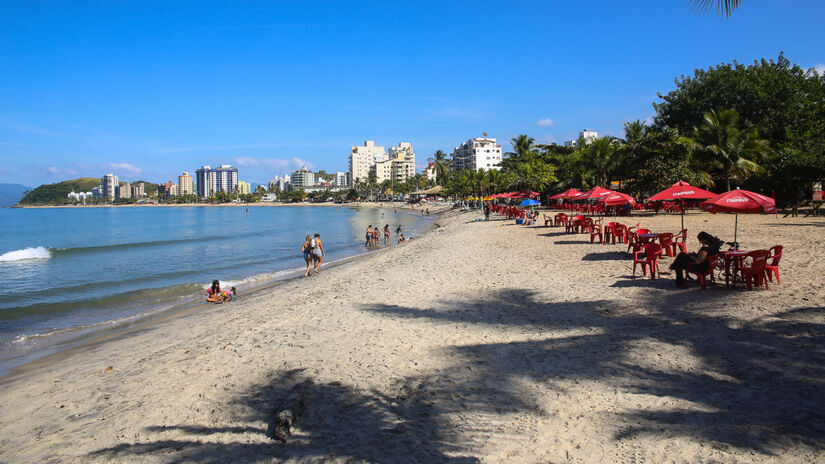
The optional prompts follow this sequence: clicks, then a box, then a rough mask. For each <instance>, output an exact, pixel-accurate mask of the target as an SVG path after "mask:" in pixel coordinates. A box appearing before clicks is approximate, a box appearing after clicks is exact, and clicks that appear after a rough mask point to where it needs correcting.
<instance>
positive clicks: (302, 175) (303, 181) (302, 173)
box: [289, 166, 315, 189]
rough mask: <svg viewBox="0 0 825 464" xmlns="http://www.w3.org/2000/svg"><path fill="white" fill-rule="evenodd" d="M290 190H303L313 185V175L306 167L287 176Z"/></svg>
mask: <svg viewBox="0 0 825 464" xmlns="http://www.w3.org/2000/svg"><path fill="white" fill-rule="evenodd" d="M289 183H290V188H292V189H303V188H307V187H312V186H313V185H315V173H314V172H312V171H310V170H309V169H307V167H306V166H304V167H302V168H301V169H298V170H296V171H292V174H291V175H290V176H289Z"/></svg>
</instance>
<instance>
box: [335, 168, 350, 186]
mask: <svg viewBox="0 0 825 464" xmlns="http://www.w3.org/2000/svg"><path fill="white" fill-rule="evenodd" d="M332 185H334V186H336V187H346V186H347V185H348V184H347V173H346V172H342V171H338V172H336V173H335V179H334V180H333V181H332Z"/></svg>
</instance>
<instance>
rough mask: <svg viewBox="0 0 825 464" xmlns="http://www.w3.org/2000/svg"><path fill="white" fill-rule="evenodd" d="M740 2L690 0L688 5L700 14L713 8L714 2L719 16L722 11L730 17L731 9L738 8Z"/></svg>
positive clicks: (736, 0) (731, 0)
mask: <svg viewBox="0 0 825 464" xmlns="http://www.w3.org/2000/svg"><path fill="white" fill-rule="evenodd" d="M741 3H742V0H690V7H691V8H693V9H694V10H696V11H698V12H699V13H700V14H705V13H707V12H708V11H709V10H711V9H713V8H714V4H716V5H715V8H716V13H717V14H719V16H722V13H724V14H725V17H728V18H730V15H732V14H733V10H735V9H737V8H739V5H740V4H741Z"/></svg>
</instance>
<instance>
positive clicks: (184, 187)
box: [178, 172, 195, 195]
mask: <svg viewBox="0 0 825 464" xmlns="http://www.w3.org/2000/svg"><path fill="white" fill-rule="evenodd" d="M178 192H179V193H180V195H191V194H193V193H195V186H194V184H193V183H192V176H190V175H189V173H188V172H183V173H182V174H181V175H179V176H178Z"/></svg>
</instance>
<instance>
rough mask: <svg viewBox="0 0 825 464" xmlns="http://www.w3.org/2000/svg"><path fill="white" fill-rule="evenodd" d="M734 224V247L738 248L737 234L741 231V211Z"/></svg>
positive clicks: (737, 214)
mask: <svg viewBox="0 0 825 464" xmlns="http://www.w3.org/2000/svg"><path fill="white" fill-rule="evenodd" d="M734 224H735V225H734V226H733V249H734V250H738V249H739V243H737V240H736V235H737V233H738V232H739V213H736V222H734Z"/></svg>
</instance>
